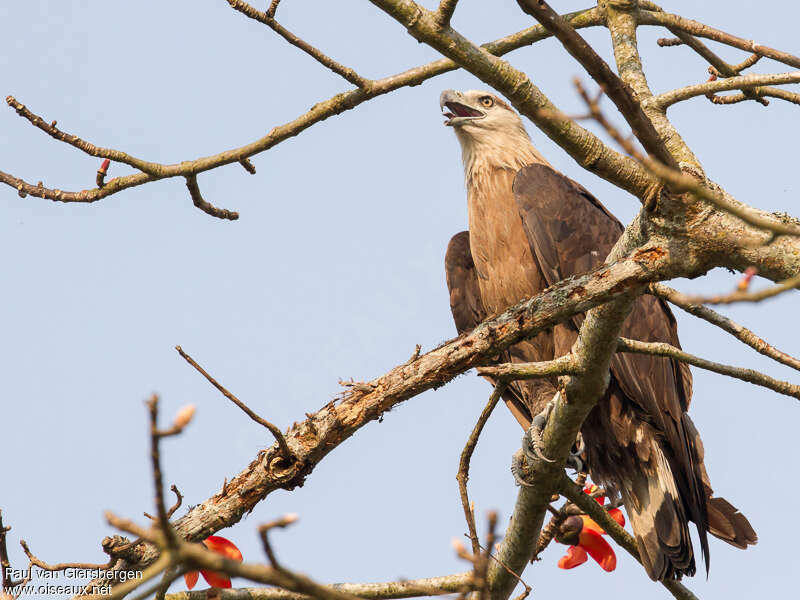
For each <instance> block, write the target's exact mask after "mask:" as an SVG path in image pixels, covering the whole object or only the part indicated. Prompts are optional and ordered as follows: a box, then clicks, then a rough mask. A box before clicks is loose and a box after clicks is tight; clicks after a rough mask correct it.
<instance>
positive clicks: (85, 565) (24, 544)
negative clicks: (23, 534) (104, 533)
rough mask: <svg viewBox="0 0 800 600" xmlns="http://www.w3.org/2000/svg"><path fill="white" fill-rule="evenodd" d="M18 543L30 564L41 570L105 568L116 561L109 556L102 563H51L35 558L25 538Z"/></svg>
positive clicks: (111, 565) (108, 567)
mask: <svg viewBox="0 0 800 600" xmlns="http://www.w3.org/2000/svg"><path fill="white" fill-rule="evenodd" d="M19 545H20V546H22V551H23V552H24V553H25V556H27V557H28V560H29V561H30V562H31V564H32V565H34V566H37V567H39V568H40V569H42V570H43V571H64V570H66V569H86V570H98V569H99V570H106V569H110V568H111V567H113V566H114V564H116V562H117V559H116V558H111V560H109V561H108V562H107V563H103V564H95V563H81V562H71V563H58V564H55V565H51V564H48V563H46V562H44V561H43V560H41V559H40V558H37V557H36V556H35V555H34V554H33V552H31V549H30V548H29V547H28V543H27V542H26V541H25V540H20V541H19Z"/></svg>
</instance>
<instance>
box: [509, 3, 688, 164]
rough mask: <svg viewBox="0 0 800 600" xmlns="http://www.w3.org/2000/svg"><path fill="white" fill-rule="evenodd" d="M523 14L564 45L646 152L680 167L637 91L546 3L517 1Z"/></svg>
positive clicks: (666, 162) (665, 162)
mask: <svg viewBox="0 0 800 600" xmlns="http://www.w3.org/2000/svg"><path fill="white" fill-rule="evenodd" d="M517 3H518V4H519V5H520V7H521V8H522V10H523V11H525V12H526V13H528V14H529V15H531V16H533V17H534V18H535V19H536V20H538V21H539V22H540V23H541V24H542V25H544V26H545V28H547V30H548V31H550V32H551V33H552V34H553V35H554V36H555V37H557V38H558V40H559V41H560V42H561V43H562V44H563V46H564V48H565V49H566V50H567V52H569V53H570V54H571V55H572V56H573V57H574V58H575V59H576V60H577V61H578V62H579V63H580V64H581V65H582V66H583V68H584V69H586V72H587V73H589V75H591V76H592V79H594V80H595V81H596V82H597V83H599V84H600V85H601V86H602V87H603V90H604V91H605V93H606V94H607V95H608V97H609V98H610V99H611V101H612V102H613V103H614V104H615V105H616V107H617V108H618V109H619V111H620V113H621V114H622V116H623V117H624V118H625V120H626V121H627V122H628V125H630V127H631V129H632V130H633V133H634V135H635V136H636V138H637V139H638V140H639V141H640V142H641V143H642V145H643V146H644V148H645V150H647V152H649V153H650V154H652V155H653V156H655V157H656V158H658V160H660V161H661V162H663V163H664V164H667V165H670V166H673V167H677V162H675V159H674V158H673V157H672V154H670V152H669V151H668V150H667V147H666V146H665V145H664V141H663V140H662V139H661V136H660V135H659V133H658V131H656V128H655V127H654V126H653V123H652V122H651V121H650V119H649V118H648V117H647V115H645V113H644V111H643V110H642V107H641V105H640V103H639V98H637V97H636V94H635V93H634V91H633V90H632V89H631V88H630V87H629V86H628V85H626V84H625V82H624V81H622V79H620V78H619V77H618V76H617V74H616V73H614V72H613V71H612V70H611V67H609V66H608V63H606V61H604V60H603V59H602V58H601V57H600V55H599V54H597V52H595V50H594V48H592V47H591V46H590V45H589V44H587V43H586V40H584V39H583V38H582V37H581V36H580V34H578V32H577V31H575V29H573V28H572V27H571V26H570V25H569V23H567V22H566V21H565V20H564V19H563V18H562V17H561V16H560V15H558V13H556V12H555V11H554V10H553V9H552V8H550V6H549V5H548V4H547V3H546V2H544V1H543V0H517Z"/></svg>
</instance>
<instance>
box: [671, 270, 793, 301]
mask: <svg viewBox="0 0 800 600" xmlns="http://www.w3.org/2000/svg"><path fill="white" fill-rule="evenodd" d="M798 286H800V275H795V276H794V277H790V278H789V279H784V280H783V281H779V282H778V283H776V284H775V285H772V286H770V287H768V288H764V289H763V290H761V291H759V292H744V291H738V290H737V291H735V292H732V293H730V294H724V295H717V296H688V297H687V300H688V301H689V302H691V303H692V304H734V303H736V302H761V301H762V300H766V299H767V298H773V297H775V296H778V295H780V294H783V293H784V292H788V291H789V290H794V289H797V287H798Z"/></svg>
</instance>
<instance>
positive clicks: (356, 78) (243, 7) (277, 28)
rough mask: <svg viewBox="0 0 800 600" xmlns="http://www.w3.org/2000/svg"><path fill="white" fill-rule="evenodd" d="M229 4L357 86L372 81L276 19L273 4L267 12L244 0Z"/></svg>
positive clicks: (363, 86)
mask: <svg viewBox="0 0 800 600" xmlns="http://www.w3.org/2000/svg"><path fill="white" fill-rule="evenodd" d="M228 4H230V5H231V8H233V9H234V10H236V11H239V12H240V13H242V14H243V15H245V16H247V17H250V18H251V19H254V20H256V21H258V22H259V23H263V24H264V25H266V26H267V27H269V28H270V29H272V30H273V31H274V32H275V33H277V34H278V35H280V36H281V37H282V38H283V39H285V40H286V41H287V42H289V43H290V44H291V45H292V46H294V47H296V48H300V50H302V51H303V52H305V53H306V54H308V55H309V56H311V57H313V58H314V60H316V61H317V62H318V63H320V64H321V65H323V66H325V67H326V68H328V69H330V70H331V71H333V72H334V73H336V74H337V75H339V76H340V77H342V78H344V79H346V80H347V81H349V82H350V83H352V84H353V85H355V86H356V87H359V88H367V87H369V86H370V84H371V83H372V82H371V81H370V80H369V79H365V78H363V77H361V75H359V74H358V73H356V72H355V71H354V70H353V69H351V68H350V67H345V66H344V65H342V64H340V63H338V62H336V61H335V60H333V59H332V58H331V57H329V56H327V55H325V54H324V53H323V52H321V51H320V50H318V49H317V48H315V47H314V46H312V45H311V44H309V43H308V42H306V41H305V40H303V39H301V38H299V37H297V36H296V35H295V34H293V33H292V32H291V31H289V30H288V29H286V28H285V27H283V26H282V25H281V24H280V23H278V22H277V21H276V20H275V19H274V15H275V11H274V10H273V6H272V5H271V6H270V7H269V9H268V10H267V12H261V11H260V10H258V9H257V8H255V7H254V6H251V5H250V4H248V3H247V2H244V1H243V0H228ZM275 8H277V3H275ZM270 11H272V14H270Z"/></svg>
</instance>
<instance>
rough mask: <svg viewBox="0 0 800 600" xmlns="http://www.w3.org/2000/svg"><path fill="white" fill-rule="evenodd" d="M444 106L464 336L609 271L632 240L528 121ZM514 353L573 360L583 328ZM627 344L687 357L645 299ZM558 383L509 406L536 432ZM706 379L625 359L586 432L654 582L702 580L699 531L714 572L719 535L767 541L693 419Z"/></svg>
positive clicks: (479, 106)
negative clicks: (721, 478)
mask: <svg viewBox="0 0 800 600" xmlns="http://www.w3.org/2000/svg"><path fill="white" fill-rule="evenodd" d="M440 107H441V109H442V110H443V111H444V112H445V117H446V118H447V121H446V122H445V125H449V126H451V127H452V128H453V130H454V131H455V134H456V137H457V138H458V141H459V142H460V144H461V153H462V159H463V163H464V172H465V179H466V188H467V200H468V210H469V231H468V232H467V231H462V232H461V233H458V234H457V235H455V236H454V237H453V238H452V239H451V240H450V244H449V245H448V248H447V255H446V257H445V268H446V271H447V285H448V288H449V290H450V306H451V309H452V312H453V318H454V320H455V323H456V328H457V329H458V331H459V333H461V332H464V331H469V330H471V329H473V328H474V327H475V326H476V325H477V324H478V323H480V322H481V321H483V320H484V319H485V318H486V317H488V316H489V315H493V314H497V313H500V312H502V311H504V310H505V309H507V308H508V307H510V306H512V305H514V304H516V303H517V302H519V301H520V300H523V299H526V298H529V297H531V296H534V295H536V294H538V293H539V292H541V291H542V290H544V289H545V288H546V287H548V286H550V285H552V284H554V283H556V282H557V281H560V280H562V279H564V278H566V277H569V276H571V275H574V274H577V273H583V272H586V271H589V270H591V269H592V268H594V267H596V266H598V265H600V264H602V262H603V261H604V259H605V258H606V256H607V255H608V253H609V251H610V250H611V248H612V246H613V245H614V243H615V242H616V241H617V239H618V238H619V236H620V234H621V233H622V231H623V227H622V225H621V224H620V222H619V221H618V220H617V219H615V218H614V216H613V215H612V214H611V213H610V212H609V211H608V210H607V209H606V208H605V207H604V206H603V205H602V204H601V203H600V202H599V201H598V200H597V199H596V198H595V197H594V196H592V195H591V194H590V193H589V192H588V191H586V189H585V188H583V187H582V186H581V185H579V184H578V183H576V182H574V181H572V180H571V179H569V178H567V177H565V176H564V175H562V174H561V173H559V172H558V171H556V170H554V169H553V168H552V167H551V166H550V165H549V164H548V163H547V161H546V160H545V159H544V158H543V157H542V155H541V154H540V153H539V152H538V151H537V150H536V149H535V148H534V147H533V145H532V144H531V141H530V138H529V137H528V134H527V132H526V131H525V127H524V125H523V124H522V120H521V119H520V117H519V115H517V113H516V112H515V111H514V110H513V109H512V108H511V107H510V106H509V105H508V104H507V103H506V102H505V101H503V100H502V99H501V98H499V97H497V96H496V95H494V94H491V93H488V92H482V91H468V92H458V91H454V90H447V91H444V92H442V95H441V97H440ZM583 319H584V316H583V315H576V316H574V317H573V318H571V319H570V320H568V321H566V322H563V323H560V324H559V325H557V326H556V327H554V328H553V330H552V331H548V332H544V333H540V334H539V335H537V336H535V337H534V338H532V339H529V340H526V341H523V342H520V343H518V344H516V345H515V346H512V347H511V348H509V349H508V351H507V352H506V353H505V356H504V357H502V358H503V360H508V361H513V362H529V361H544V360H550V359H553V358H554V357H557V356H562V355H564V354H567V353H568V352H569V351H570V349H571V347H572V345H573V343H574V342H575V340H576V339H577V334H578V329H579V327H580V325H581V323H582V322H583ZM622 335H623V336H625V337H629V338H634V339H637V340H642V341H648V342H668V343H670V344H672V345H674V346H677V347H680V344H679V342H678V335H677V327H676V323H675V318H674V317H673V315H672V313H671V312H670V310H669V308H668V306H667V305H666V303H665V302H663V301H662V300H661V299H658V298H655V297H653V296H649V295H643V296H641V297H640V298H638V299H637V300H636V302H635V304H634V307H633V310H632V311H631V313H630V315H629V317H628V319H627V320H626V322H625V324H624V326H623V328H622ZM556 385H557V381H556V379H555V378H550V379H535V380H529V381H518V382H515V383H514V384H513V385H511V386H510V387H509V388H508V389H507V391H506V393H505V395H504V400H505V402H506V404H507V405H508V407H509V408H510V409H511V411H512V413H513V414H514V416H515V417H516V419H517V420H518V421H519V422H520V424H521V425H522V426H523V427H525V428H527V427H529V426H530V424H531V420H532V418H533V416H534V415H537V414H539V413H540V412H541V411H542V410H543V409H544V408H545V406H546V405H547V403H548V402H549V401H550V400H551V399H552V398H553V396H554V395H555V393H556V391H557V388H556ZM691 395H692V376H691V373H690V371H689V368H688V366H687V365H685V364H683V363H680V362H678V361H675V360H673V359H670V358H663V357H652V356H646V355H639V354H628V353H619V354H616V355H615V356H614V357H613V358H612V360H611V377H610V384H609V387H608V389H607V391H606V393H605V395H604V397H603V398H602V399H601V400H600V401H599V402H598V403H597V405H596V406H595V407H594V408H593V409H592V411H591V412H590V413H589V416H588V417H587V419H586V421H585V422H584V424H583V427H582V429H581V435H582V438H583V444H584V452H583V455H582V456H583V458H584V459H585V464H586V466H587V468H588V470H589V473H590V474H591V476H592V479H593V480H594V481H595V482H597V483H599V484H601V485H603V486H605V487H607V488H609V489H610V490H612V491H617V492H618V493H619V494H621V496H622V500H623V503H624V505H625V508H626V510H627V512H628V515H629V518H630V521H631V524H632V526H633V531H634V535H635V537H636V541H637V544H638V547H639V554H640V555H641V558H642V562H643V564H644V567H645V569H646V570H647V574H648V575H649V576H650V577H651V578H652V579H676V578H680V577H681V576H683V575H694V573H695V556H694V552H693V549H692V542H691V539H690V537H689V527H688V522H689V521H690V520H691V521H693V522H694V523H695V525H696V526H697V531H698V533H699V536H700V544H701V547H702V553H703V558H704V561H705V564H706V568H708V564H709V551H708V536H707V533H711V534H712V535H714V536H716V537H718V538H720V539H722V540H724V541H726V542H728V543H730V544H732V545H734V546H736V547H738V548H746V547H747V546H748V545H750V544H755V543H756V541H757V536H756V533H755V531H753V528H752V527H751V526H750V523H749V522H748V520H747V518H746V517H745V516H744V515H743V514H741V513H740V512H739V511H738V509H736V508H735V507H734V506H733V505H731V504H730V503H729V502H727V501H726V500H725V499H723V498H715V497H713V496H712V493H713V491H712V488H711V485H710V482H709V478H708V474H707V473H706V469H705V465H704V463H703V446H702V442H701V441H700V436H699V434H698V432H697V429H696V428H695V426H694V424H693V423H692V421H691V419H690V418H689V415H688V414H687V412H686V411H687V410H688V408H689V402H690V399H691Z"/></svg>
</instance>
